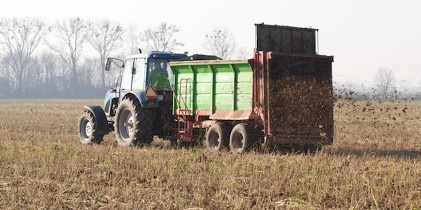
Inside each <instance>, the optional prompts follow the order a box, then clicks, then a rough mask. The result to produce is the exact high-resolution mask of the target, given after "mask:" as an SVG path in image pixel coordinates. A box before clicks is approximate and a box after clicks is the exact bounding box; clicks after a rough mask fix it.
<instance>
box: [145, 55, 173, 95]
mask: <svg viewBox="0 0 421 210" xmlns="http://www.w3.org/2000/svg"><path fill="white" fill-rule="evenodd" d="M148 71H149V76H148V77H149V79H148V85H151V86H153V87H154V88H155V89H157V90H171V87H172V85H173V79H174V74H173V73H172V71H171V68H170V66H169V65H168V61H167V60H165V59H156V58H150V59H149V67H148Z"/></svg>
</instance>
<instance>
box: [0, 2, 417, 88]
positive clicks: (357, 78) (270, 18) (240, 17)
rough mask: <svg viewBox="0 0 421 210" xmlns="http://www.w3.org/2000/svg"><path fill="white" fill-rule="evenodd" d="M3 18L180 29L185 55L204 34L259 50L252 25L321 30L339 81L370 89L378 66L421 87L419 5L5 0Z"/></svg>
mask: <svg viewBox="0 0 421 210" xmlns="http://www.w3.org/2000/svg"><path fill="white" fill-rule="evenodd" d="M0 16H8V17H24V16H29V17H41V18H44V19H46V20H47V21H49V22H53V21H55V20H59V19H62V18H68V17H76V16H78V17H81V18H86V19H89V20H96V19H103V18H107V19H110V20H114V21H118V22H120V23H121V24H123V25H124V26H129V25H130V24H136V25H137V27H138V29H139V30H144V29H145V28H148V27H156V26H157V25H158V24H159V23H161V22H167V23H171V24H174V25H177V26H178V27H179V28H180V30H181V31H180V32H179V34H178V37H177V38H178V39H179V40H180V41H182V42H183V43H184V44H185V46H184V47H183V49H180V52H184V51H187V52H189V53H191V54H192V53H204V52H203V47H202V43H203V41H204V36H205V33H206V32H209V31H211V30H213V29H214V28H216V27H223V28H227V29H229V30H230V31H231V32H232V33H233V34H234V37H235V39H236V41H237V42H238V45H239V47H245V48H246V49H249V50H250V57H251V56H252V53H253V48H254V46H255V37H254V36H255V27H254V24H255V23H262V22H264V23H267V24H277V25H289V26H298V27H312V28H318V29H319V49H320V51H319V52H320V54H325V55H334V56H335V62H334V64H333V68H334V69H333V71H334V81H337V82H358V83H361V82H362V81H366V82H365V83H366V84H369V83H372V82H373V79H374V75H375V73H376V71H377V69H378V68H379V67H387V68H390V69H393V71H394V73H395V76H396V78H397V80H398V81H405V83H406V84H414V85H421V59H420V57H421V1H420V0H401V1H392V0H371V1H370V0H366V1H363V0H353V1H337V0H336V1H334V0H321V1H315V0H301V1H283V0H270V1H263V0H261V1H227V0H225V1H222V0H213V1H197V0H196V1H194V0H184V1H183V0H179V1H173V0H160V1H135V0H118V1H109V0H102V1H91V0H66V1H62V0H35V1H34V0H7V1H3V4H2V6H1V7H0Z"/></svg>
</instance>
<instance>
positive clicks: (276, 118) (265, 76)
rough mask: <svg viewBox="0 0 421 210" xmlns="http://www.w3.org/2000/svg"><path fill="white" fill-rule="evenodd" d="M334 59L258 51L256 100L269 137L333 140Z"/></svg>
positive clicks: (284, 140) (304, 141)
mask: <svg viewBox="0 0 421 210" xmlns="http://www.w3.org/2000/svg"><path fill="white" fill-rule="evenodd" d="M332 62H333V57H332V56H321V55H304V54H291V53H275V52H256V55H255V62H254V64H253V65H254V67H255V68H254V69H255V72H254V73H255V74H254V86H255V87H254V89H253V90H254V93H253V94H254V101H253V103H254V110H255V112H256V113H257V114H258V115H259V116H260V118H261V120H262V122H263V123H264V131H265V138H266V139H268V140H269V141H274V142H282V143H285V144H291V142H292V143H294V144H309V143H312V144H315V143H320V144H331V143H332V141H333V95H332ZM267 143H269V142H267ZM272 143H273V142H272Z"/></svg>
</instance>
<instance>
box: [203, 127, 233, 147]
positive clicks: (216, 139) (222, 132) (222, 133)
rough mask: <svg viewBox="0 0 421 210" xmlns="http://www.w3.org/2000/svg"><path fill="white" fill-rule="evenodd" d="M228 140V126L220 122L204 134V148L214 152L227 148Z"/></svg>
mask: <svg viewBox="0 0 421 210" xmlns="http://www.w3.org/2000/svg"><path fill="white" fill-rule="evenodd" d="M228 139H229V126H228V125H226V124H223V123H220V122H217V123H215V124H213V125H212V126H211V127H210V128H209V130H208V132H206V139H205V144H206V147H207V148H208V149H210V150H214V151H222V150H224V149H226V148H227V146H228Z"/></svg>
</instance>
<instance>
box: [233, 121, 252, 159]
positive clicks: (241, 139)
mask: <svg viewBox="0 0 421 210" xmlns="http://www.w3.org/2000/svg"><path fill="white" fill-rule="evenodd" d="M253 144H254V139H253V136H252V130H251V129H248V128H247V124H245V123H239V124H237V125H235V126H234V128H233V129H232V131H231V134H230V139H229V146H230V150H231V152H233V153H243V152H246V151H248V150H250V148H251V147H252V145H253Z"/></svg>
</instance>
